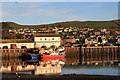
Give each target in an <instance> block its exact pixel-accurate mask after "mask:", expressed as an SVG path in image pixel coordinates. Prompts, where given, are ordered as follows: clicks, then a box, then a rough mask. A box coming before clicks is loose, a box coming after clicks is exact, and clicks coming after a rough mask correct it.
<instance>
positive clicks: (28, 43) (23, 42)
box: [0, 39, 34, 48]
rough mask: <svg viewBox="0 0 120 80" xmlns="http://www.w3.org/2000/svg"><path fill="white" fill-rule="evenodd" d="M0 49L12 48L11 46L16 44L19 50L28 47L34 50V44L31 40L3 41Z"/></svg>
mask: <svg viewBox="0 0 120 80" xmlns="http://www.w3.org/2000/svg"><path fill="white" fill-rule="evenodd" d="M1 43H2V44H1V45H0V47H1V48H2V47H4V46H8V48H10V46H11V44H16V46H17V48H21V47H22V46H26V47H27V48H34V42H33V41H32V40H31V39H3V40H1Z"/></svg>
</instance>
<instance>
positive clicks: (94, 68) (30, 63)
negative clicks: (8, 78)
mask: <svg viewBox="0 0 120 80" xmlns="http://www.w3.org/2000/svg"><path fill="white" fill-rule="evenodd" d="M67 60H68V59H66V60H60V59H57V60H46V61H41V60H38V59H37V60H36V59H34V60H33V59H32V60H22V59H19V58H15V59H11V58H9V59H3V60H2V66H1V68H0V71H1V72H4V73H22V74H32V75H53V74H57V75H58V74H59V75H63V74H89V75H114V76H120V67H118V65H115V64H111V63H101V64H98V65H95V64H89V65H88V64H79V63H78V64H77V63H76V64H73V62H71V63H70V61H67ZM72 61H74V60H72ZM67 62H69V64H68V63H67Z"/></svg>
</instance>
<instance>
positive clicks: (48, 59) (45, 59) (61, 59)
mask: <svg viewBox="0 0 120 80" xmlns="http://www.w3.org/2000/svg"><path fill="white" fill-rule="evenodd" d="M52 60H59V61H64V60H66V58H64V57H63V58H42V59H41V61H52Z"/></svg>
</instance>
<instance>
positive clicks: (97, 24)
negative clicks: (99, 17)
mask: <svg viewBox="0 0 120 80" xmlns="http://www.w3.org/2000/svg"><path fill="white" fill-rule="evenodd" d="M116 23H117V24H116ZM0 24H1V23H0ZM53 26H56V27H81V28H83V27H90V28H110V29H114V28H118V21H115V20H114V21H86V22H80V21H68V22H58V23H53V24H45V25H19V24H16V23H14V22H2V28H3V29H8V28H11V29H17V28H29V27H34V28H38V27H53Z"/></svg>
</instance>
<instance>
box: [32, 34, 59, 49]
mask: <svg viewBox="0 0 120 80" xmlns="http://www.w3.org/2000/svg"><path fill="white" fill-rule="evenodd" d="M60 41H61V38H60V35H58V34H56V33H36V34H34V42H35V44H36V47H41V46H47V47H50V46H52V45H55V46H60V45H61V44H60Z"/></svg>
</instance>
